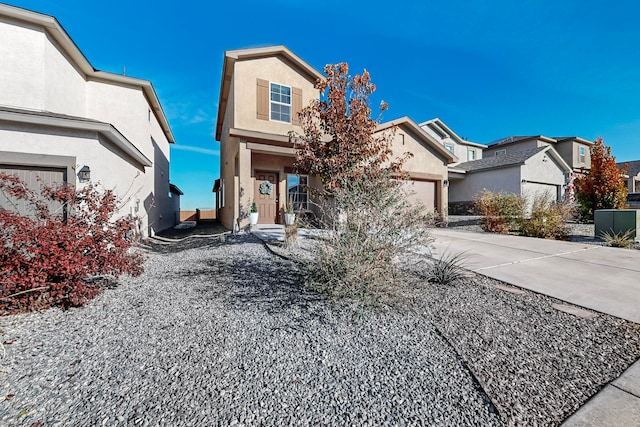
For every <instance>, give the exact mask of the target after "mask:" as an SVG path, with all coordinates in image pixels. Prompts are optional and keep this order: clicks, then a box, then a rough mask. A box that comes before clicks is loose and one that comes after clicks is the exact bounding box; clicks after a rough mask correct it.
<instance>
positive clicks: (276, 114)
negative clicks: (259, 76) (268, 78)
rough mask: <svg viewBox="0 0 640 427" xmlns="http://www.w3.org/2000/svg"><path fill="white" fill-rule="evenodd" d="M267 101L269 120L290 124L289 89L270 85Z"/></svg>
mask: <svg viewBox="0 0 640 427" xmlns="http://www.w3.org/2000/svg"><path fill="white" fill-rule="evenodd" d="M269 99H270V106H269V107H270V112H271V116H270V117H271V120H276V121H279V122H286V123H291V87H290V86H285V85H281V84H278V83H271V84H270V90H269Z"/></svg>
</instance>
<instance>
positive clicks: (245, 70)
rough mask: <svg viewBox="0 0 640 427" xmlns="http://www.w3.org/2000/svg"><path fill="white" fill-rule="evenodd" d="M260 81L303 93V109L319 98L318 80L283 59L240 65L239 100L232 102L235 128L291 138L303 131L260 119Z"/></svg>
mask: <svg viewBox="0 0 640 427" xmlns="http://www.w3.org/2000/svg"><path fill="white" fill-rule="evenodd" d="M257 79H263V80H268V81H270V82H273V83H278V84H283V85H286V86H291V87H297V88H300V89H302V107H303V108H304V107H305V106H307V105H309V102H310V101H311V100H312V99H314V98H315V99H317V98H318V94H319V92H318V90H316V89H315V88H314V84H315V80H311V79H310V78H308V77H307V76H306V75H302V74H300V72H299V71H298V70H297V69H296V68H294V67H292V65H291V64H290V63H289V62H287V61H286V60H284V59H282V58H281V57H270V58H259V59H253V60H247V61H238V62H236V64H235V72H234V75H233V82H234V95H235V96H234V99H233V101H232V100H231V99H229V101H228V103H229V106H231V108H233V111H234V122H233V125H232V126H231V127H234V128H238V129H245V130H254V131H258V132H266V133H273V134H278V135H287V134H288V133H289V131H290V130H292V129H294V128H295V129H296V130H298V131H299V130H300V128H299V127H297V126H296V127H294V126H292V125H291V124H290V123H282V122H277V121H270V120H259V119H258V118H257V116H256V113H257V112H256V105H257V87H256V85H257ZM292 114H293V112H292Z"/></svg>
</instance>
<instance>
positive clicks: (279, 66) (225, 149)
mask: <svg viewBox="0 0 640 427" xmlns="http://www.w3.org/2000/svg"><path fill="white" fill-rule="evenodd" d="M323 77H324V76H323V75H322V74H321V73H320V72H318V71H317V70H315V69H314V68H313V67H311V66H310V65H309V64H307V63H306V62H304V61H303V60H302V59H301V58H299V57H298V56H297V55H295V54H294V53H293V52H291V51H290V50H289V49H287V48H286V47H284V46H270V47H264V48H256V49H241V50H233V51H227V52H225V55H224V65H223V71H222V82H221V88H220V100H219V102H218V119H217V124H216V139H217V140H219V141H220V146H221V155H220V179H219V180H216V182H215V183H214V187H213V190H214V192H216V193H217V195H216V200H217V209H218V218H219V219H220V221H221V222H222V224H223V225H224V226H225V227H227V228H233V227H234V226H236V225H237V226H239V227H244V226H246V225H247V224H248V222H249V220H248V213H249V208H250V206H251V204H252V203H254V202H255V203H256V205H257V207H258V213H259V217H258V223H259V224H278V223H281V222H282V212H283V209H284V207H285V204H286V203H287V202H288V201H290V200H291V201H293V203H294V207H295V208H296V209H300V210H313V208H312V206H311V204H310V203H309V194H308V187H309V186H311V187H318V186H319V185H320V182H319V179H318V177H314V176H309V175H308V174H304V173H302V174H295V173H294V171H293V168H292V165H293V161H294V158H295V149H294V147H293V143H292V141H290V138H289V132H290V131H292V130H295V131H297V132H301V131H302V129H301V128H300V122H299V120H298V117H297V113H298V112H299V111H300V110H301V109H302V108H303V107H304V106H307V105H309V103H310V102H311V100H313V99H318V97H319V93H318V90H317V89H315V82H316V81H317V80H318V79H322V78H323ZM393 125H396V126H398V131H397V133H396V135H395V139H394V141H393V149H394V151H395V152H396V153H397V154H402V153H403V152H405V151H412V152H413V153H414V155H415V157H414V158H413V159H412V160H411V161H409V162H408V163H407V168H408V169H407V171H408V172H409V174H410V176H411V178H412V181H411V184H407V185H411V188H412V189H413V190H414V191H415V195H414V196H413V197H414V198H415V199H416V200H421V201H423V202H424V203H425V205H426V209H427V210H428V211H433V212H436V211H437V212H439V213H443V214H445V213H446V207H447V189H446V186H445V181H446V179H447V164H448V163H451V162H453V161H455V160H456V158H455V156H454V155H453V153H451V152H449V151H447V150H446V149H445V148H444V147H443V146H442V145H440V144H438V142H437V141H436V140H435V139H433V138H432V137H430V136H429V135H428V134H427V133H426V132H424V131H423V130H422V129H421V128H420V127H419V126H418V125H417V124H416V123H415V122H414V121H413V120H411V119H409V118H407V117H404V118H401V119H398V120H395V121H391V122H389V123H385V124H382V125H380V126H379V127H378V131H384V130H386V129H389V128H390V127H391V126H393Z"/></svg>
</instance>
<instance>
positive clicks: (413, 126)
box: [376, 116, 458, 163]
mask: <svg viewBox="0 0 640 427" xmlns="http://www.w3.org/2000/svg"><path fill="white" fill-rule="evenodd" d="M393 126H398V127H400V126H405V127H407V128H409V129H410V130H412V131H413V132H414V133H415V134H416V135H417V136H418V137H419V138H420V139H421V140H422V141H423V142H425V143H426V144H427V145H428V146H430V147H432V148H433V149H434V150H436V151H437V152H438V153H440V154H442V157H444V158H445V159H447V163H455V162H457V161H458V158H457V157H456V156H455V155H454V154H453V153H452V152H451V151H449V150H447V149H446V148H445V147H444V145H442V144H441V143H440V142H439V141H436V140H435V139H434V138H433V137H432V136H431V135H429V134H428V133H427V132H426V131H425V130H424V129H422V128H421V127H420V125H418V123H416V122H415V121H413V120H412V119H411V118H409V117H407V116H404V117H400V118H399V119H395V120H391V121H388V122H386V123H381V124H379V125H378V127H377V128H376V132H381V131H383V130H385V129H389V128H391V127H393Z"/></svg>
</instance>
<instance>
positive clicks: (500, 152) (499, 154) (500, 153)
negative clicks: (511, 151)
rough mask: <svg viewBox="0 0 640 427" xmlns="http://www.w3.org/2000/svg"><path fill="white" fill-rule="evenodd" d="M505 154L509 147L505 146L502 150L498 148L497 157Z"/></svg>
mask: <svg viewBox="0 0 640 427" xmlns="http://www.w3.org/2000/svg"><path fill="white" fill-rule="evenodd" d="M505 154H507V149H506V148H503V149H501V150H497V151H496V153H495V155H496V157H498V156H504V155H505Z"/></svg>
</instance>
